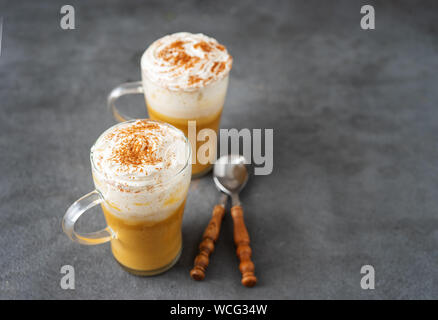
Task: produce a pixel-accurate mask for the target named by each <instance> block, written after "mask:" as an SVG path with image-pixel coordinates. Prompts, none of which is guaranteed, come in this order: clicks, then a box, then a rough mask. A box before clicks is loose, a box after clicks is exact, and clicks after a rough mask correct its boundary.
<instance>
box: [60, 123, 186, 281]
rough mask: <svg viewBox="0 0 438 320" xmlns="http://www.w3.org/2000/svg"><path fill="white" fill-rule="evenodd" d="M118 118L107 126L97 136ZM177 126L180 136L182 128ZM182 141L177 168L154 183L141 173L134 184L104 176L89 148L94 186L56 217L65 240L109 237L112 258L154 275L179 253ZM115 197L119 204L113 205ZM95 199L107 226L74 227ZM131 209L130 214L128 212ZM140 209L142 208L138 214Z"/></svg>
mask: <svg viewBox="0 0 438 320" xmlns="http://www.w3.org/2000/svg"><path fill="white" fill-rule="evenodd" d="M132 121H134V120H132ZM132 121H129V122H132ZM146 121H150V122H155V121H153V120H146ZM122 124H123V123H120V124H117V125H115V126H113V127H111V128H109V129H108V130H107V131H105V132H104V133H103V134H102V135H101V136H100V137H99V139H100V138H101V137H103V136H104V135H105V134H106V133H107V132H109V131H111V130H113V129H114V128H116V127H117V126H120V125H122ZM162 124H164V125H166V126H169V127H171V128H173V129H174V130H178V129H176V128H174V127H173V126H171V125H169V124H166V123H162ZM178 131H179V133H180V134H181V136H182V137H184V134H183V132H181V131H180V130H178ZM99 139H98V140H97V141H99ZM97 141H96V143H97ZM184 141H185V145H184V148H185V151H184V152H185V155H186V157H185V164H184V166H183V168H182V169H181V170H180V171H179V172H178V173H176V174H175V175H174V176H172V177H170V178H169V179H168V180H165V181H162V182H161V183H158V184H157V183H156V182H153V181H152V180H151V179H149V178H148V177H147V176H145V177H142V178H141V179H140V180H139V179H138V177H137V179H136V180H135V184H134V183H133V182H132V179H130V177H129V176H128V177H125V178H120V177H114V178H112V177H110V178H105V177H104V176H103V174H101V172H99V170H98V168H97V166H96V165H95V161H94V158H93V152H92V151H91V152H90V160H91V169H92V175H93V180H94V185H95V190H93V191H91V192H90V193H88V194H86V195H85V196H83V197H82V198H80V199H79V200H77V201H76V202H74V203H73V204H72V205H71V206H70V207H69V208H68V210H67V212H66V214H65V216H64V218H63V221H62V228H63V230H64V232H65V233H66V234H67V235H68V236H69V238H70V239H71V240H73V241H75V242H78V243H81V244H85V245H95V244H101V243H105V242H111V251H112V253H113V256H114V258H115V259H116V260H117V262H119V264H120V265H121V266H122V267H123V268H124V269H125V270H127V271H129V272H131V273H133V274H136V275H143V276H146V275H155V274H159V273H162V272H164V271H166V270H168V269H169V268H171V267H172V266H173V265H174V264H175V263H176V262H177V261H178V258H179V256H180V254H181V249H182V234H181V233H182V218H183V213H184V206H185V202H186V198H187V193H188V189H189V185H190V180H191V165H190V161H191V146H190V143H189V141H188V139H187V138H185V137H184ZM91 150H93V148H91ZM123 185H129V192H127V191H126V190H124V189H120V186H123ZM121 199H122V200H123V206H122V205H119V202H120V201H121ZM98 204H100V205H101V207H102V211H103V214H104V216H105V220H106V222H107V227H106V228H104V229H102V230H100V231H97V232H93V233H87V234H85V233H80V232H77V231H75V228H74V226H75V223H76V221H77V220H78V219H79V217H80V216H81V215H82V214H83V213H85V212H86V211H87V210H88V209H90V208H92V207H94V206H96V205H98ZM120 208H125V209H120ZM128 208H129V212H128V211H127V210H128ZM125 210H126V211H125ZM132 210H134V211H135V213H136V215H134V216H133V215H132V213H133V211H132ZM146 210H147V211H146ZM143 211H144V212H147V214H146V215H142V212H143Z"/></svg>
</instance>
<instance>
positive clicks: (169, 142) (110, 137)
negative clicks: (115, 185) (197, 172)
mask: <svg viewBox="0 0 438 320" xmlns="http://www.w3.org/2000/svg"><path fill="white" fill-rule="evenodd" d="M91 152H92V161H93V163H94V165H95V167H96V169H97V170H98V172H99V173H100V174H102V175H103V176H104V177H105V179H107V180H112V179H114V180H118V179H120V178H122V179H124V180H126V181H127V183H128V184H129V181H132V182H133V183H135V182H136V181H138V180H142V179H145V178H148V179H149V178H150V179H154V182H162V181H163V180H166V179H168V178H169V177H172V176H174V175H175V174H177V173H178V172H179V171H180V170H181V169H182V168H183V167H184V166H185V164H186V160H187V150H186V141H185V137H184V135H183V133H182V132H181V131H179V130H177V129H176V128H174V127H172V126H170V125H167V124H164V123H160V122H156V121H151V120H136V121H133V122H125V123H122V124H119V125H116V126H114V127H112V128H110V129H109V130H107V131H106V132H105V133H103V134H102V136H101V137H100V138H99V139H98V140H97V142H96V144H95V145H94V146H93V148H92V149H91Z"/></svg>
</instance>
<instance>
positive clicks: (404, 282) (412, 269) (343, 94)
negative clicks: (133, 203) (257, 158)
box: [0, 0, 438, 299]
mask: <svg viewBox="0 0 438 320" xmlns="http://www.w3.org/2000/svg"><path fill="white" fill-rule="evenodd" d="M68 4H71V5H73V6H74V8H75V14H76V21H75V22H76V29H75V30H63V29H61V28H60V19H61V14H60V7H61V6H62V4H61V3H60V2H54V1H20V2H18V1H1V2H0V16H1V17H2V18H3V28H2V29H3V32H2V44H1V56H0V108H1V109H0V111H1V116H0V298H2V299H11V298H13V299H17V298H24V299H33V298H44V299H83V298H85V299H103V298H108V299H116V298H118V299H137V298H138V299H163V298H168V299H201V298H206V299H271V298H276V299H285V298H288V299H295V298H322V299H331V298H341V299H342V298H352V299H379V298H438V282H437V281H438V280H437V276H438V268H437V262H438V260H437V258H438V250H437V248H438V215H437V210H438V170H437V168H438V90H437V89H438V87H437V84H438V72H437V70H438V24H437V21H438V6H437V3H436V2H433V1H369V4H372V5H374V8H375V10H376V29H375V30H368V31H365V30H362V29H361V28H360V19H361V17H362V15H361V14H360V7H361V6H362V5H363V1H336V2H334V1H333V2H332V1H330V2H328V1H278V2H275V3H274V2H271V1H254V2H251V1H175V2H167V1H150V2H147V3H144V4H140V3H139V2H137V1H133V0H130V1H81V2H79V1H69V2H68ZM177 31H189V32H202V33H205V34H207V35H211V36H213V37H215V38H217V39H218V40H219V41H220V42H222V43H223V44H225V45H226V46H227V47H228V49H229V51H230V53H231V54H232V55H233V57H234V65H233V70H232V72H231V77H230V86H229V91H228V96H227V100H226V103H225V108H224V112H223V117H222V123H221V126H222V127H223V128H238V129H240V128H250V129H253V128H273V129H274V171H273V173H272V174H271V175H268V176H256V177H254V176H252V177H251V179H250V182H249V184H248V187H247V188H246V189H245V190H244V191H243V193H242V194H241V200H242V203H243V206H244V208H245V213H246V223H247V227H248V230H249V233H250V235H251V241H252V248H253V251H254V254H253V259H254V262H255V265H256V273H257V276H258V278H259V283H258V285H257V286H256V287H254V288H252V289H247V288H245V287H243V286H242V285H241V284H240V272H239V270H238V260H237V257H236V255H235V251H234V243H233V239H232V220H231V219H230V216H229V215H227V216H226V217H225V220H224V222H223V227H222V232H221V235H220V238H219V241H218V244H217V249H216V251H215V252H214V254H213V256H212V261H211V265H210V267H209V269H208V272H207V277H206V279H205V281H203V282H195V281H193V280H192V279H191V278H190V277H189V271H190V269H191V267H192V264H193V259H194V257H195V255H196V253H197V246H198V244H199V241H200V238H201V236H202V232H203V229H204V227H205V226H206V224H207V222H208V221H209V218H210V214H211V210H212V208H213V206H214V205H215V204H216V203H217V201H218V200H219V194H218V192H217V191H216V189H215V187H214V185H213V182H212V179H211V176H207V177H205V178H202V179H200V180H196V181H193V182H192V185H191V188H190V193H189V197H188V201H187V206H186V211H185V215H184V222H183V239H184V249H183V254H182V256H181V259H180V260H179V262H178V263H177V264H176V265H175V267H174V268H172V269H171V270H170V271H168V272H166V273H165V274H162V275H160V276H156V277H149V278H141V277H136V276H132V275H130V274H128V273H126V272H125V271H123V270H122V269H121V268H120V267H119V265H118V264H117V263H116V262H115V260H114V259H113V258H112V256H111V253H110V247H109V245H108V244H104V245H100V246H91V247H89V246H81V245H79V244H75V243H73V242H71V241H70V240H69V239H68V238H67V237H66V235H65V234H63V232H62V230H61V219H62V217H63V215H64V213H65V211H66V209H67V208H68V206H69V205H70V204H71V203H72V202H73V201H75V200H76V199H77V198H79V197H80V196H82V195H83V194H85V193H87V192H89V191H91V190H92V188H93V184H92V179H91V174H90V162H89V149H90V147H91V145H92V144H93V142H94V141H95V140H96V138H97V137H98V136H99V134H100V133H101V132H103V131H104V130H105V129H107V128H108V127H109V126H111V125H113V124H114V123H115V121H114V120H113V119H112V116H111V115H110V114H109V112H108V111H107V109H106V96H107V94H108V93H109V91H110V90H111V89H112V88H113V87H115V86H116V85H118V84H120V83H122V82H126V81H134V80H138V79H139V78H140V66H139V61H140V57H141V54H142V52H143V51H144V50H145V49H146V47H147V46H148V45H149V44H150V43H151V42H152V41H153V40H155V39H157V38H159V37H161V36H163V35H165V34H168V33H173V32H177ZM122 101H124V102H122ZM121 103H125V104H126V108H129V109H130V110H131V112H132V113H133V114H135V116H137V117H145V116H146V112H145V108H144V100H143V99H142V98H141V97H140V96H134V97H130V98H124V100H121ZM94 213H95V214H94V215H93V214H90V215H87V216H84V217H83V218H81V222H80V226H79V227H80V228H82V229H83V230H85V231H93V230H95V229H97V228H98V227H100V226H102V225H103V224H104V219H103V217H102V215H101V214H98V209H96V210H95V211H94ZM63 265H72V266H73V267H74V268H75V290H63V289H62V288H61V287H60V279H61V277H62V274H61V273H60V269H61V267H62V266H63ZM363 265H372V266H373V267H374V269H375V279H376V283H375V289H374V290H363V289H362V288H361V286H360V281H361V277H362V276H363V275H361V273H360V269H361V267H362V266H363Z"/></svg>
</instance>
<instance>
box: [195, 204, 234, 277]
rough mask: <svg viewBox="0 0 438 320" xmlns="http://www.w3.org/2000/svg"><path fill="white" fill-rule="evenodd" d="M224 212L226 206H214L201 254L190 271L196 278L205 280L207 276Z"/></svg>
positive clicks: (200, 249) (203, 238)
mask: <svg viewBox="0 0 438 320" xmlns="http://www.w3.org/2000/svg"><path fill="white" fill-rule="evenodd" d="M224 213H225V208H224V206H222V205H219V204H218V205H216V206H215V207H214V208H213V215H212V217H211V219H210V222H209V224H208V226H207V228H206V229H205V231H204V235H203V236H202V242H201V244H200V245H199V254H198V255H197V256H196V258H195V265H194V267H193V269H192V270H191V271H190V276H191V277H192V278H193V279H195V280H203V279H204V278H205V270H206V269H207V267H208V263H209V262H210V259H209V256H210V254H211V253H212V252H213V251H214V243H215V242H216V240H217V239H218V238H219V231H220V229H221V223H222V218H223V217H224Z"/></svg>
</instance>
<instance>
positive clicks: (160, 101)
mask: <svg viewBox="0 0 438 320" xmlns="http://www.w3.org/2000/svg"><path fill="white" fill-rule="evenodd" d="M228 78H229V74H227V75H225V76H224V77H223V78H221V79H218V80H216V81H214V82H212V83H209V84H207V85H205V86H203V87H201V88H198V89H196V90H193V91H184V90H169V89H168V88H165V87H162V86H160V85H158V84H156V83H154V82H153V81H151V80H149V79H148V77H147V75H146V71H145V70H142V81H136V82H127V83H124V84H121V85H119V86H117V87H116V88H114V89H113V90H112V91H111V93H110V94H109V96H108V107H109V109H110V110H111V112H112V113H113V115H114V118H115V119H116V120H117V121H126V120H128V119H132V118H131V117H129V116H127V115H125V114H124V113H123V112H121V111H119V109H118V108H117V107H116V104H115V103H116V100H117V99H118V98H120V97H121V96H124V95H128V94H144V97H145V101H146V108H147V112H148V114H149V118H150V119H153V120H160V121H164V122H167V123H170V124H171V125H173V126H175V127H177V128H178V129H180V130H181V131H183V132H184V134H185V135H186V137H189V138H190V139H192V141H190V142H191V143H192V148H193V149H194V150H196V151H198V150H199V147H200V146H201V145H202V144H203V143H205V142H204V141H200V142H199V141H198V140H197V139H196V135H197V133H198V132H200V131H201V130H203V129H212V130H213V131H214V132H215V133H216V136H217V134H218V130H219V124H220V119H221V115H222V109H223V106H224V102H225V97H226V94H227V88H228ZM181 106H184V108H182V107H181ZM176 110H178V112H176ZM194 114H196V116H193V115H194ZM189 121H196V134H195V137H194V138H195V141H193V140H194V139H193V138H192V137H191V136H189V135H188V131H189ZM215 143H216V141H214V146H216V144H215ZM212 149H213V150H212V151H214V154H211V155H210V156H209V159H211V160H212V161H208V163H202V162H201V161H198V159H197V157H196V155H197V154H198V152H193V159H192V176H193V177H195V178H197V177H200V176H203V175H204V174H206V173H207V172H208V171H210V169H211V168H212V163H213V162H214V160H216V157H215V156H216V150H215V148H212Z"/></svg>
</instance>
